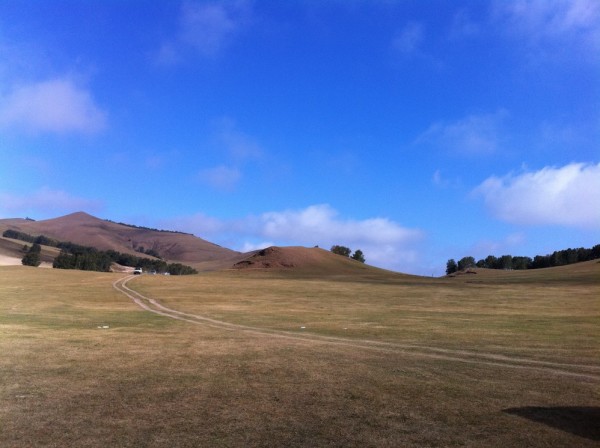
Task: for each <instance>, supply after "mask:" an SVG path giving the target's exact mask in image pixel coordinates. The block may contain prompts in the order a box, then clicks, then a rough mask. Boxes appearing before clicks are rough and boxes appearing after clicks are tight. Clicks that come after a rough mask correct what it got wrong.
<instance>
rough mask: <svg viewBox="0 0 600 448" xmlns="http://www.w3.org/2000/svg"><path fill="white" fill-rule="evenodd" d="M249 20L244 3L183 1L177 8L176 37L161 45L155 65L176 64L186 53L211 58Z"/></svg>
mask: <svg viewBox="0 0 600 448" xmlns="http://www.w3.org/2000/svg"><path fill="white" fill-rule="evenodd" d="M250 17H251V8H250V3H249V2H248V1H246V0H234V1H222V2H210V3H199V2H191V1H186V2H184V3H183V5H182V8H181V12H180V16H179V29H178V32H177V35H176V36H175V37H174V38H173V39H171V40H168V41H165V42H163V44H162V45H161V47H160V50H159V53H158V61H159V62H160V63H164V64H172V63H176V62H179V61H180V60H181V59H182V57H183V56H184V55H185V54H186V53H187V52H188V51H189V50H192V51H193V52H194V53H196V54H198V55H200V56H202V57H214V56H216V55H218V54H220V53H221V52H222V51H223V50H224V49H225V48H226V47H227V46H228V45H229V44H230V43H231V42H232V40H233V39H234V38H235V36H236V35H237V34H238V33H239V32H240V30H241V29H243V27H244V26H245V25H246V24H247V23H248V22H249V20H250Z"/></svg>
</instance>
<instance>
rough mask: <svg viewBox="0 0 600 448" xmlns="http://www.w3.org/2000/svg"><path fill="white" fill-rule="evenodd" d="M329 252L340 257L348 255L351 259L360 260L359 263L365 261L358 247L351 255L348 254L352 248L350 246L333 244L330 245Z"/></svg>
mask: <svg viewBox="0 0 600 448" xmlns="http://www.w3.org/2000/svg"><path fill="white" fill-rule="evenodd" d="M331 252H333V253H334V254H337V255H341V256H342V257H348V258H351V259H353V260H356V261H360V262H361V263H364V262H365V261H366V260H365V255H364V254H363V252H362V250H360V249H358V250H356V251H355V252H354V253H353V254H352V255H350V254H351V253H352V250H351V249H350V248H348V247H346V246H338V245H335V246H332V247H331Z"/></svg>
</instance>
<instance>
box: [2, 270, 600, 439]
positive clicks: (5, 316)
mask: <svg viewBox="0 0 600 448" xmlns="http://www.w3.org/2000/svg"><path fill="white" fill-rule="evenodd" d="M594 272H596V271H594ZM118 278H120V275H119V274H103V273H89V272H76V271H57V270H42V269H35V268H26V267H5V268H0V353H2V356H1V357H0V446H2V447H30V446H31V447H33V446H56V447H58V446H61V447H62V446H77V447H97V446H100V445H104V446H119V447H139V446H146V447H199V446H200V447H202V446H206V447H214V446H244V447H246V446H290V447H304V446H357V447H358V446H360V447H368V446H372V447H398V446H406V447H422V446H490V447H494V446H495V447H506V446H583V447H586V446H590V447H591V446H596V445H597V442H598V440H597V439H594V437H595V436H594V435H593V434H594V433H593V430H592V429H590V431H589V432H588V433H584V434H583V436H582V435H581V434H579V435H578V434H576V433H574V432H570V431H568V430H561V429H557V428H556V427H553V426H548V425H544V424H541V423H539V422H535V421H532V420H528V419H525V418H522V417H519V416H518V415H513V414H510V413H507V412H506V410H507V409H514V408H516V409H527V407H531V406H537V407H541V408H548V409H551V408H552V407H557V406H579V407H585V408H586V409H587V408H592V409H594V408H598V407H600V394H599V392H598V391H599V389H598V381H595V380H593V379H586V378H574V377H570V376H564V375H560V374H556V373H552V372H551V371H548V370H535V369H517V368H510V367H506V366H502V365H488V364H479V363H472V362H471V363H463V362H456V361H451V360H446V359H440V358H429V357H423V356H419V354H418V353H417V354H415V353H402V352H397V353H395V352H384V351H377V350H368V349H363V348H357V347H351V346H343V345H335V344H327V343H325V342H322V341H321V342H319V341H311V340H293V339H278V338H273V337H270V336H269V335H259V334H252V333H247V332H242V331H232V330H223V329H217V328H210V327H206V326H202V325H194V324H191V323H187V322H180V321H176V320H173V319H169V318H167V317H161V316H157V315H154V314H152V313H149V312H146V311H144V310H142V309H140V308H138V307H137V306H136V305H135V304H134V303H133V302H132V301H131V300H130V299H128V298H127V297H125V296H124V295H122V294H121V293H119V292H118V291H116V290H114V289H113V288H112V283H113V282H114V281H115V280H117V279H118ZM586 278H588V277H586ZM478 279H481V280H483V279H484V275H481V276H480V277H478ZM454 280H458V281H454ZM469 281H472V279H469ZM486 282H487V283H485V284H473V283H468V284H467V283H466V280H465V279H452V280H437V279H433V280H432V279H407V278H395V279H394V278H393V277H388V278H379V279H373V278H371V279H364V278H363V279H361V278H354V279H349V278H345V279H343V278H337V279H333V280H332V279H316V278H307V277H304V278H294V277H293V276H292V277H289V276H287V277H286V276H283V277H282V276H281V275H274V274H240V273H222V274H210V275H200V276H192V277H187V278H183V277H179V278H176V277H169V278H167V277H158V276H143V277H141V278H136V279H135V280H133V281H132V282H130V283H129V286H130V287H132V288H134V289H139V290H140V291H142V292H143V293H144V294H148V295H149V296H151V297H155V298H157V299H160V300H161V301H162V302H163V303H165V304H168V305H169V306H170V307H172V308H174V309H183V310H186V311H189V312H194V313H200V314H206V315H210V316H213V317H218V318H221V319H223V320H226V321H232V322H239V323H244V324H247V325H254V326H260V327H267V328H276V329H277V328H278V329H285V330H288V329H291V330H292V331H297V332H300V331H301V330H300V328H299V326H300V325H302V326H306V329H305V331H310V332H314V333H315V334H331V335H341V336H344V337H347V338H349V339H351V340H357V339H361V338H371V339H379V340H385V341H393V342H398V343H402V342H407V341H409V342H415V343H419V344H429V345H434V344H435V345H437V346H440V347H462V348H463V349H468V350H482V351H483V350H485V351H492V352H494V353H512V352H518V353H520V354H523V355H525V354H527V353H528V352H531V353H530V354H531V355H532V356H533V355H535V353H536V352H537V350H539V351H540V353H541V355H539V356H541V357H542V358H544V359H551V360H553V361H556V362H573V361H575V360H579V361H585V362H587V363H595V364H596V365H597V364H598V363H597V357H596V359H595V360H594V359H593V358H594V357H593V355H594V353H595V354H596V355H597V354H598V333H597V325H596V324H595V322H597V321H596V320H595V319H597V318H598V309H597V306H598V305H597V300H596V299H595V298H594V297H595V296H597V293H598V284H597V283H596V282H595V281H589V282H587V283H586V284H585V285H584V286H581V287H580V286H579V285H578V283H577V282H572V281H566V280H565V281H563V282H556V283H557V284H555V285H554V286H551V285H546V284H545V281H543V282H541V283H539V282H538V283H539V284H538V283H536V282H535V281H534V282H532V281H531V280H520V281H519V282H517V283H516V284H515V283H514V281H513V280H510V281H502V280H501V279H498V278H497V277H493V278H491V277H490V279H488V280H486ZM583 283H585V282H583ZM342 325H345V326H346V328H347V330H344V329H343V328H344V327H342ZM99 326H100V327H101V328H98V327H99ZM105 326H108V328H102V327H105ZM578 345H580V346H583V347H578Z"/></svg>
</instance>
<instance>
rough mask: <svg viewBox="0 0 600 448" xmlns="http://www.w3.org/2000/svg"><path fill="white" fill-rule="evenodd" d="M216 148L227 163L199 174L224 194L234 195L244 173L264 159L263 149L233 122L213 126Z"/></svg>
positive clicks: (202, 170)
mask: <svg viewBox="0 0 600 448" xmlns="http://www.w3.org/2000/svg"><path fill="white" fill-rule="evenodd" d="M213 128H214V131H213V136H212V139H211V140H212V142H211V143H212V144H213V145H214V147H215V148H216V150H217V151H218V152H219V156H220V157H221V158H223V159H225V163H222V164H220V165H217V166H212V167H205V168H203V169H201V170H200V171H199V173H198V179H199V180H200V181H201V182H203V183H205V184H206V185H209V186H210V187H212V188H214V189H216V190H220V191H233V190H234V189H235V188H236V186H237V185H238V183H239V182H240V180H241V179H242V177H243V170H244V168H245V167H246V166H247V165H248V164H249V163H252V162H254V161H256V160H259V159H261V158H262V157H263V155H264V150H263V148H262V146H261V145H260V144H259V143H258V142H257V141H256V140H255V139H254V138H252V137H251V136H249V135H248V134H246V133H244V132H242V131H240V130H239V129H238V128H237V126H236V124H235V122H234V121H233V120H231V119H229V118H223V119H220V120H216V121H215V122H214V123H213Z"/></svg>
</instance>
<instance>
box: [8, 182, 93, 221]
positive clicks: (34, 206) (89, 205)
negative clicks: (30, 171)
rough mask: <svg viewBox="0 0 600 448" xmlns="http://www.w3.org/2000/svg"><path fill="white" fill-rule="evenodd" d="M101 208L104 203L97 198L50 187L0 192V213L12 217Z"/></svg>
mask: <svg viewBox="0 0 600 448" xmlns="http://www.w3.org/2000/svg"><path fill="white" fill-rule="evenodd" d="M101 208H102V204H101V203H100V202H99V201H97V200H91V199H86V198H81V197H78V196H73V195H71V194H70V193H68V192H66V191H63V190H53V189H51V188H48V187H42V188H40V189H39V190H37V191H35V192H32V193H30V194H25V195H17V194H13V193H0V214H2V215H4V216H5V217H10V218H14V217H18V216H23V215H26V214H33V215H37V214H39V213H41V214H44V215H49V216H52V217H54V216H59V215H61V214H65V213H71V212H76V211H81V210H85V211H87V212H90V213H92V212H94V211H98V210H100V209H101Z"/></svg>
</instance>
